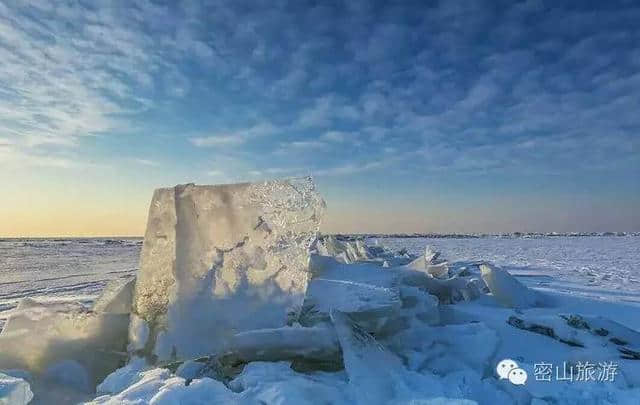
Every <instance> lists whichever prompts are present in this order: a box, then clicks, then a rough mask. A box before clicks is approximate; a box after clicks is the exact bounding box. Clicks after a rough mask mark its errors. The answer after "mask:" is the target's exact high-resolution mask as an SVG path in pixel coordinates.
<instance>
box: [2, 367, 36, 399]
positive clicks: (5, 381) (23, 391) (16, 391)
mask: <svg viewBox="0 0 640 405" xmlns="http://www.w3.org/2000/svg"><path fill="white" fill-rule="evenodd" d="M31 399H33V392H31V387H30V386H29V383H28V382H26V381H25V380H23V379H22V378H16V377H12V376H9V375H6V374H3V373H0V405H4V404H6V405H27V404H28V403H29V402H30V401H31Z"/></svg>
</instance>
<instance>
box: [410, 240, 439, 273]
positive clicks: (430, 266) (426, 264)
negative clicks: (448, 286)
mask: <svg viewBox="0 0 640 405" xmlns="http://www.w3.org/2000/svg"><path fill="white" fill-rule="evenodd" d="M439 257H440V252H438V251H436V250H434V249H433V247H431V246H429V245H427V247H426V248H425V252H424V255H422V256H419V257H418V258H417V259H415V260H413V261H412V262H411V263H409V264H408V265H407V267H408V268H410V269H413V270H417V271H422V272H426V273H427V274H429V275H431V276H432V277H435V278H441V279H445V278H448V276H449V265H448V263H447V262H446V261H444V260H439Z"/></svg>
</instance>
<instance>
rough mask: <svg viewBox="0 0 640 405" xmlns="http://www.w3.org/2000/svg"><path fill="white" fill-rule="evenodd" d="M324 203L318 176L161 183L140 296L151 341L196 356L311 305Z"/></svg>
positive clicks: (167, 352)
mask: <svg viewBox="0 0 640 405" xmlns="http://www.w3.org/2000/svg"><path fill="white" fill-rule="evenodd" d="M323 210H324V202H323V200H322V199H321V198H320V196H319V195H318V193H317V192H316V191H315V186H314V184H313V182H312V180H311V179H310V178H304V179H291V180H277V181H269V182H264V183H255V184H249V183H244V184H230V185H218V186H195V185H193V184H189V185H181V186H176V187H173V188H165V189H159V190H156V192H155V193H154V196H153V200H152V202H151V207H150V210H149V221H148V224H147V231H146V234H145V241H144V245H143V250H142V253H141V260H140V272H139V276H138V281H137V283H136V293H135V299H134V313H135V314H136V315H137V316H138V317H139V318H141V319H143V320H144V321H145V322H146V323H147V324H148V327H149V330H150V334H149V339H150V344H149V345H148V346H149V347H148V348H149V349H150V350H153V347H154V346H157V345H159V344H161V346H162V347H156V350H155V353H156V354H158V355H160V359H161V360H168V359H170V358H172V357H175V358H177V359H180V358H189V357H197V356H199V355H205V354H212V353H215V352H216V350H218V349H220V348H221V347H223V345H224V343H225V342H226V341H227V340H228V339H229V338H230V337H231V336H233V335H234V334H235V333H238V332H242V331H247V330H252V329H261V328H274V327H281V326H284V325H285V324H286V321H287V315H288V314H289V313H291V312H296V311H297V310H299V308H301V306H302V300H303V299H304V294H305V291H306V288H307V282H308V278H309V271H308V262H309V246H310V245H311V243H312V242H313V241H314V239H315V237H316V233H317V230H318V226H319V223H320V218H321V216H322V214H323ZM159 336H161V337H162V338H161V339H158V337H159ZM156 339H157V341H156ZM154 342H155V343H154Z"/></svg>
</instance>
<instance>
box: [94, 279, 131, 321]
mask: <svg viewBox="0 0 640 405" xmlns="http://www.w3.org/2000/svg"><path fill="white" fill-rule="evenodd" d="M135 285H136V279H135V278H130V279H128V280H122V279H118V280H112V281H111V282H109V284H107V286H106V287H105V289H104V290H103V291H102V294H100V297H98V299H97V300H96V302H95V303H94V304H93V311H94V312H107V313H111V314H129V313H130V312H131V304H132V303H133V292H134V289H135Z"/></svg>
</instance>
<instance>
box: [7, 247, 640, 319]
mask: <svg viewBox="0 0 640 405" xmlns="http://www.w3.org/2000/svg"><path fill="white" fill-rule="evenodd" d="M368 243H375V240H369V241H368ZM378 243H380V244H382V245H385V246H387V247H390V248H393V249H397V250H399V249H401V248H406V249H407V250H408V252H409V253H412V254H416V255H417V254H422V253H423V252H424V247H425V246H426V245H432V246H434V247H435V248H436V249H438V250H440V251H441V252H442V254H443V257H445V258H447V259H448V260H450V261H457V260H487V261H491V262H494V263H495V264H497V265H500V266H504V267H505V268H507V269H508V270H509V271H510V272H512V273H513V274H515V275H517V276H518V277H519V278H520V280H521V281H523V282H524V283H525V284H527V285H528V286H530V287H533V288H536V289H542V290H551V291H555V292H560V293H568V294H576V295H582V296H586V297H591V298H596V299H605V300H612V301H623V302H631V303H638V304H639V305H640V237H638V236H590V237H557V236H556V237H540V238H500V237H484V238H465V239H455V238H436V239H429V238H380V239H378ZM141 247H142V240H141V239H106V238H100V239H7V240H0V325H1V324H2V323H3V319H4V318H5V317H6V315H7V313H8V311H9V310H11V309H12V308H14V307H15V305H16V304H17V302H18V301H19V300H20V299H21V298H23V297H31V298H36V299H38V300H64V301H66V300H75V301H81V302H86V303H90V302H92V301H93V299H95V297H96V296H97V295H98V294H99V293H100V291H101V290H102V288H103V287H104V286H105V285H106V283H107V282H108V281H109V280H112V279H115V278H120V277H125V278H126V277H131V276H132V275H134V274H135V272H136V270H137V267H138V258H139V254H140V249H141Z"/></svg>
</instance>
